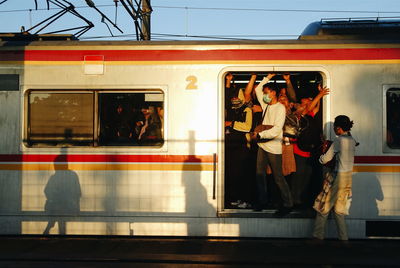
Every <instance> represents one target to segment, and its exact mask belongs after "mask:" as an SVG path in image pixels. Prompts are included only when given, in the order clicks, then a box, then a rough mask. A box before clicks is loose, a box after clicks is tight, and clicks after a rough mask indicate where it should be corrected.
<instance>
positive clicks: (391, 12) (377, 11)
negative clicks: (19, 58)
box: [0, 0, 400, 14]
mask: <svg viewBox="0 0 400 268" xmlns="http://www.w3.org/2000/svg"><path fill="white" fill-rule="evenodd" d="M4 1H8V0H4ZM0 4H1V2H0ZM96 6H97V7H114V6H115V5H113V4H103V5H96ZM152 7H153V9H154V8H163V9H189V10H213V11H216V10H218V11H251V12H300V13H362V14H377V13H379V14H398V13H400V11H379V10H373V11H372V10H323V9H269V8H225V7H187V6H154V5H153V6H152ZM80 8H89V7H88V6H76V7H75V9H80ZM52 9H59V8H50V10H52ZM37 10H38V11H41V10H47V8H39V9H37ZM27 11H29V9H14V10H0V13H5V12H27Z"/></svg>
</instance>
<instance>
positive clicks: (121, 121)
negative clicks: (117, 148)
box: [107, 104, 132, 144]
mask: <svg viewBox="0 0 400 268" xmlns="http://www.w3.org/2000/svg"><path fill="white" fill-rule="evenodd" d="M112 119H113V120H111V121H110V122H108V126H107V128H108V131H109V132H110V133H109V136H108V137H109V139H110V140H111V141H112V142H115V143H117V144H126V143H129V142H130V139H131V138H132V118H131V113H129V112H128V109H127V108H126V105H123V104H117V106H116V108H115V110H114V111H113V115H112Z"/></svg>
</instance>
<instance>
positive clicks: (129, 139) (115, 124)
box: [99, 92, 164, 146]
mask: <svg viewBox="0 0 400 268" xmlns="http://www.w3.org/2000/svg"><path fill="white" fill-rule="evenodd" d="M163 100H164V96H163V93H162V92H129V93H100V94H99V116H100V117H99V118H100V119H99V121H100V135H99V137H100V143H99V144H100V145H119V146H143V145H145V146H160V145H162V143H163V135H162V133H163V121H164V120H163V111H164V107H163Z"/></svg>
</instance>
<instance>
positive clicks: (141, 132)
mask: <svg viewBox="0 0 400 268" xmlns="http://www.w3.org/2000/svg"><path fill="white" fill-rule="evenodd" d="M141 113H142V114H141V116H140V118H139V120H138V121H136V123H135V137H136V140H137V142H138V143H139V144H140V145H156V144H160V143H161V142H162V134H161V119H160V117H159V114H158V113H157V112H156V109H155V107H154V106H150V105H149V104H148V103H145V104H144V105H143V106H142V107H141Z"/></svg>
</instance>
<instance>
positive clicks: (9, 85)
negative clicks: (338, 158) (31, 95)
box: [0, 74, 19, 91]
mask: <svg viewBox="0 0 400 268" xmlns="http://www.w3.org/2000/svg"><path fill="white" fill-rule="evenodd" d="M18 90H19V75H18V74H0V91H18Z"/></svg>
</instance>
